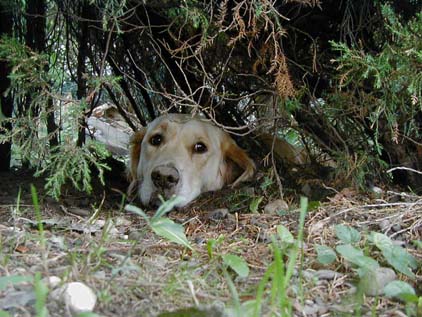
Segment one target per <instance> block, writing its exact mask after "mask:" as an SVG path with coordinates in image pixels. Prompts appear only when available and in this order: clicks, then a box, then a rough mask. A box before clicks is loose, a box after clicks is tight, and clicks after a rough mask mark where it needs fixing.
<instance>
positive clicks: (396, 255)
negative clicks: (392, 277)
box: [371, 232, 418, 279]
mask: <svg viewBox="0 0 422 317" xmlns="http://www.w3.org/2000/svg"><path fill="white" fill-rule="evenodd" d="M371 240H372V242H373V243H374V244H375V246H376V247H377V248H378V249H379V250H381V252H382V255H383V256H384V258H385V259H386V260H387V262H388V264H390V265H391V266H392V267H393V268H394V269H396V271H398V272H400V273H403V274H405V275H407V276H409V277H410V278H412V279H414V278H415V274H414V273H413V272H412V271H411V270H412V269H416V268H417V267H418V263H417V261H416V259H415V258H414V257H413V256H412V255H411V254H410V253H409V252H407V250H406V249H404V248H402V247H401V246H398V245H395V244H394V243H393V241H392V240H391V239H390V238H389V237H387V236H386V235H385V234H382V233H378V232H373V233H372V236H371Z"/></svg>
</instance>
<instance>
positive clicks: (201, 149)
mask: <svg viewBox="0 0 422 317" xmlns="http://www.w3.org/2000/svg"><path fill="white" fill-rule="evenodd" d="M207 150H208V149H207V146H206V145H205V144H204V143H202V142H198V143H196V144H195V145H194V146H193V151H194V152H195V153H205V152H206V151H207Z"/></svg>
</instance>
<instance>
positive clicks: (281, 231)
mask: <svg viewBox="0 0 422 317" xmlns="http://www.w3.org/2000/svg"><path fill="white" fill-rule="evenodd" d="M277 234H278V237H279V238H280V240H281V242H284V243H289V244H292V243H294V242H295V239H294V238H293V235H292V234H291V233H290V231H289V229H287V228H286V227H285V226H283V225H278V226H277Z"/></svg>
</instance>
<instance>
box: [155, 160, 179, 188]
mask: <svg viewBox="0 0 422 317" xmlns="http://www.w3.org/2000/svg"><path fill="white" fill-rule="evenodd" d="M151 179H152V182H153V183H154V185H155V186H156V187H157V188H160V189H171V188H173V187H175V186H176V185H177V183H178V182H179V172H178V171H177V169H176V168H175V167H173V166H168V165H161V166H157V167H155V168H154V169H153V170H152V173H151Z"/></svg>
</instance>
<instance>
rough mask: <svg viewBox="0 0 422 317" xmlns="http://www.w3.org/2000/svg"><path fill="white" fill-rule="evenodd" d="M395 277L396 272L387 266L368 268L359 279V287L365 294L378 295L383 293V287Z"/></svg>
mask: <svg viewBox="0 0 422 317" xmlns="http://www.w3.org/2000/svg"><path fill="white" fill-rule="evenodd" d="M395 279H396V273H395V272H394V271H393V270H392V269H390V268H388V267H379V268H376V269H375V270H369V271H368V272H366V274H365V275H364V276H363V277H362V279H361V282H360V283H361V287H362V290H363V291H364V293H365V294H366V295H369V296H378V295H382V294H383V293H384V287H385V286H386V285H387V284H388V283H390V282H391V281H394V280H395Z"/></svg>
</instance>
